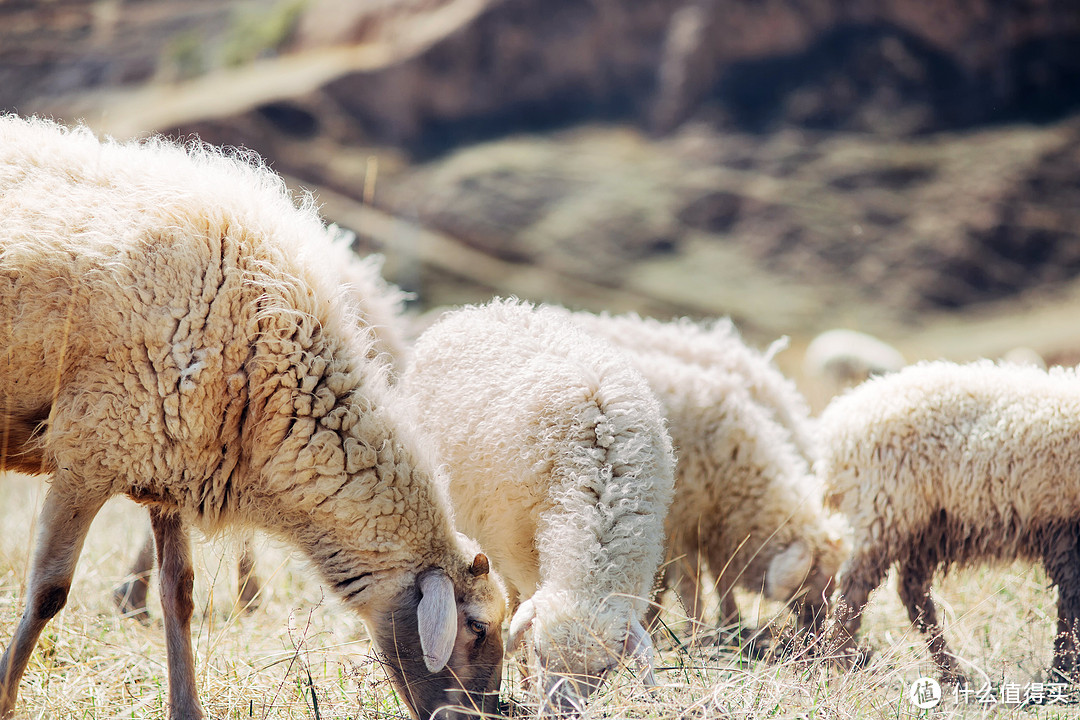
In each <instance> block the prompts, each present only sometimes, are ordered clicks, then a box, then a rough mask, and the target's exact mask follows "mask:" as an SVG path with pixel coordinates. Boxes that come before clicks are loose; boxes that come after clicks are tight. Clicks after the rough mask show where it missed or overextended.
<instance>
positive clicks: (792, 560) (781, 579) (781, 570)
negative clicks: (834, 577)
mask: <svg viewBox="0 0 1080 720" xmlns="http://www.w3.org/2000/svg"><path fill="white" fill-rule="evenodd" d="M813 562H814V557H813V555H812V554H811V553H810V548H808V547H807V546H806V543H804V542H803V541H802V540H796V541H795V542H793V543H791V544H790V545H788V546H787V547H786V548H784V550H783V551H782V552H780V553H778V554H777V555H776V557H774V558H773V559H772V562H770V563H769V569H768V570H767V571H766V572H765V594H766V595H767V596H768V597H770V598H771V599H773V600H780V601H783V602H786V601H788V600H790V599H791V596H792V595H793V594H794V593H795V591H796V590H798V588H799V586H800V585H801V584H802V582H803V580H805V579H806V576H807V575H809V574H810V567H811V565H813Z"/></svg>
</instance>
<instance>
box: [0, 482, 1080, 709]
mask: <svg viewBox="0 0 1080 720" xmlns="http://www.w3.org/2000/svg"><path fill="white" fill-rule="evenodd" d="M44 488H45V485H44V484H43V483H42V482H40V481H38V480H33V479H28V478H23V477H21V476H16V475H5V476H0V636H2V637H3V641H4V642H5V643H6V642H7V641H8V640H9V639H10V637H11V635H12V633H13V632H14V629H15V624H16V623H17V622H18V618H19V615H20V613H21V609H22V605H21V603H22V599H23V597H24V590H25V582H26V566H27V560H28V558H29V556H30V551H31V541H30V538H31V537H32V534H33V529H34V518H33V516H34V511H35V510H36V508H37V506H38V505H39V504H40V502H41V499H42V497H43V495H44ZM147 527H148V523H147V519H146V514H145V512H144V511H143V510H141V509H140V508H138V507H137V506H135V505H134V504H132V503H130V502H128V501H126V500H123V499H117V500H114V501H113V502H111V503H109V504H108V505H107V506H106V507H105V509H104V510H103V511H102V513H101V515H100V516H99V517H98V519H97V521H96V522H95V525H94V527H93V528H92V529H91V532H90V536H89V538H88V539H87V545H86V548H85V550H84V552H83V556H82V560H81V562H80V565H79V570H78V572H77V574H76V577H75V583H74V586H73V589H72V596H71V600H70V602H69V604H68V606H67V608H66V609H65V610H64V611H63V612H62V613H61V614H60V615H59V616H58V618H57V619H56V620H54V622H53V623H51V624H50V625H49V627H48V628H47V629H46V631H45V634H44V635H43V637H42V642H41V644H40V645H39V647H38V649H37V651H36V652H35V654H34V657H33V660H32V662H31V665H30V667H29V669H28V670H27V675H26V677H25V678H24V680H23V684H22V688H21V692H20V704H19V713H20V715H21V716H24V717H31V718H57V719H60V718H81V719H89V720H106V719H109V718H163V717H165V714H166V697H167V688H166V681H165V677H166V672H165V648H164V634H163V630H162V628H161V624H160V617H161V613H160V608H159V607H158V606H156V605H155V604H153V603H156V592H153V593H152V600H151V602H152V604H151V612H152V613H153V618H154V620H153V621H152V622H151V623H150V624H149V625H141V624H139V623H138V622H135V621H133V620H130V619H124V618H120V617H118V616H117V614H116V612H115V611H114V608H113V605H112V600H111V595H112V588H113V587H114V585H115V584H116V583H117V582H118V581H119V580H120V579H121V578H122V577H123V575H124V573H125V572H126V570H127V567H128V564H129V563H130V561H131V559H132V558H133V556H134V553H135V550H136V549H137V547H138V544H139V543H141V542H142V539H143V536H144V533H145V532H146V530H147ZM195 548H196V572H197V580H196V607H197V610H196V616H195V619H194V628H193V635H194V638H193V640H194V644H195V650H196V656H197V662H198V682H199V686H200V694H201V697H202V700H203V702H204V704H205V706H206V708H207V710H208V711H209V713H210V714H211V716H212V717H215V718H249V717H253V718H274V719H278V718H297V719H299V718H305V719H312V720H330V719H332V718H360V717H363V718H379V717H406V716H407V714H406V712H405V709H404V706H403V705H402V704H401V703H400V702H399V701H398V699H397V697H396V695H395V694H394V692H393V690H392V689H391V688H390V685H389V683H388V682H387V681H386V679H385V676H384V674H383V672H382V669H381V668H380V667H379V666H378V664H377V663H375V662H373V661H372V660H371V659H370V658H369V657H368V655H367V641H366V635H365V633H364V630H363V627H362V625H361V624H360V622H359V620H358V619H357V618H356V617H355V615H353V614H352V613H350V612H347V611H345V610H344V609H343V608H342V607H341V606H340V605H339V604H338V603H337V601H336V600H334V599H332V598H330V597H329V596H327V595H325V594H324V592H323V591H322V589H321V588H320V586H319V584H318V583H317V582H315V581H314V580H313V579H312V577H313V576H312V575H311V574H310V573H309V572H308V571H307V570H306V569H305V567H304V565H303V563H302V562H301V561H299V560H298V559H297V558H296V557H295V556H293V555H291V554H290V553H289V552H288V551H287V550H286V549H284V548H282V547H280V546H277V545H275V544H274V543H272V542H269V541H262V542H261V544H260V545H259V547H258V553H259V564H258V571H259V574H260V576H261V577H262V578H263V579H264V580H265V581H266V584H267V591H266V596H265V597H264V598H263V599H262V604H261V606H260V607H259V609H258V610H256V611H254V612H251V613H244V612H240V611H238V610H237V608H235V607H234V606H233V598H235V597H236V579H235V554H234V552H233V548H232V547H231V544H230V543H229V542H226V541H223V540H220V539H216V540H211V541H209V542H203V538H201V537H198V536H196V538H195ZM892 582H893V581H892V580H890V582H889V584H887V585H886V587H885V588H883V589H882V590H880V591H879V592H878V593H877V594H876V595H875V596H874V599H873V601H872V602H871V605H870V607H869V609H868V610H867V613H866V617H865V622H864V633H863V635H864V640H865V641H866V642H868V643H869V644H870V645H871V646H872V647H873V648H874V649H875V651H876V652H875V655H874V659H873V662H872V663H871V665H870V667H869V668H868V669H866V670H864V671H862V672H858V673H852V674H846V675H845V674H840V673H837V672H835V671H829V670H827V669H825V668H822V667H821V666H819V665H814V664H811V663H803V662H798V661H792V660H789V661H785V662H782V663H772V664H767V663H761V662H749V661H745V660H743V659H741V658H740V657H739V656H738V655H736V654H734V653H731V652H727V651H717V650H715V649H708V648H704V649H703V648H692V647H689V646H688V643H686V642H685V641H686V629H687V628H686V624H685V623H679V622H678V617H677V613H675V612H669V613H668V614H666V616H665V617H666V618H667V619H668V620H669V621H670V622H671V624H672V629H673V630H674V631H675V632H676V635H677V636H678V637H679V638H680V640H681V642H680V644H676V643H675V642H672V641H670V639H668V641H663V640H662V641H660V642H659V643H658V646H659V648H660V650H661V653H660V658H659V664H660V666H661V668H662V669H661V671H660V672H659V673H658V679H659V681H660V682H661V683H662V685H663V687H662V688H661V689H660V690H659V691H658V692H656V693H654V694H652V695H650V694H649V693H648V692H646V691H645V690H643V689H642V688H641V687H640V684H639V683H637V682H636V680H634V679H633V678H630V677H629V676H626V677H620V678H616V679H615V681H614V682H611V683H608V684H607V685H605V688H604V690H603V691H602V692H601V693H600V694H599V695H598V696H597V697H595V698H594V700H593V702H592V703H591V704H590V706H589V708H588V710H587V711H586V714H585V717H586V718H594V717H628V718H673V717H686V718H716V717H720V718H759V717H760V718H838V719H839V718H882V719H884V718H908V717H929V716H930V715H931V713H929V712H927V711H920V710H919V709H918V708H917V707H915V706H914V705H912V704H911V703H910V702H909V701H908V700H907V699H906V697H905V691H906V689H907V688H908V686H909V685H910V683H912V682H913V681H914V680H915V679H917V678H919V677H920V676H923V675H933V667H932V665H931V663H930V662H929V659H928V655H927V653H926V652H925V649H924V646H923V642H922V638H921V637H920V636H919V635H918V634H917V633H915V632H914V631H912V630H910V629H909V627H908V624H907V618H906V615H905V613H904V610H903V608H902V607H901V606H900V603H899V600H898V598H897V596H896V593H895V590H894V588H893V586H892ZM1046 588H1047V580H1046V577H1045V575H1044V574H1043V573H1042V571H1041V570H1039V569H1037V568H1034V569H1033V568H1027V567H1024V566H1022V565H1015V566H1010V567H1006V568H998V569H984V570H974V571H970V572H966V573H959V574H956V575H954V576H950V577H948V578H946V579H945V580H944V581H942V582H940V583H939V587H938V588H937V589H936V590H935V593H936V597H937V599H938V603H939V607H940V608H941V610H942V615H943V618H944V623H945V626H946V633H947V635H948V638H949V641H950V643H951V644H952V646H953V648H954V649H955V650H957V651H958V652H959V653H960V654H961V655H962V656H963V657H964V658H965V659H966V660H967V661H969V662H970V663H971V665H970V668H971V669H970V671H969V674H970V675H971V677H972V680H973V682H974V683H977V684H981V683H982V682H984V681H987V680H988V681H990V682H992V683H994V687H995V688H999V689H1000V688H1001V687H1002V686H1003V685H1010V684H1011V685H1015V686H1018V687H1022V686H1024V685H1025V684H1026V683H1029V682H1036V681H1039V680H1040V679H1042V675H1043V673H1044V668H1045V667H1047V666H1048V665H1049V662H1050V648H1051V632H1052V626H1053V619H1054V617H1055V606H1054V595H1053V593H1052V592H1051V591H1048V590H1047V589H1046ZM740 603H741V606H742V607H743V608H744V611H746V612H747V614H748V615H750V616H751V617H752V618H757V617H766V616H768V614H769V613H770V612H775V611H776V607H775V606H773V605H772V604H769V603H763V602H761V601H758V600H756V599H755V598H753V597H750V596H747V595H741V596H740ZM506 673H507V674H506V680H505V682H504V687H505V688H506V689H507V694H509V695H513V696H515V697H516V698H518V699H523V698H524V693H523V692H522V691H521V688H520V680H519V678H518V676H517V672H516V669H515V668H513V667H509V668H508V669H507V671H506ZM956 697H957V695H956V694H954V691H953V690H952V688H949V687H946V688H945V699H944V701H943V703H942V704H941V706H939V707H938V708H937V709H936V711H934V713H933V717H982V716H991V715H992V716H1004V717H1008V716H1014V715H1021V714H1022V715H1023V716H1024V717H1031V718H1053V717H1071V716H1074V715H1075V714H1076V712H1075V711H1073V710H1071V709H1069V708H1068V707H1066V706H1063V705H1048V706H1043V707H1037V706H1028V707H1025V708H1020V707H1017V706H1008V707H1005V706H1001V705H990V704H986V703H982V702H978V701H977V700H976V699H975V698H974V696H973V697H972V698H970V699H969V700H968V701H966V702H965V701H964V700H963V698H962V697H961V698H960V701H959V702H957V700H956V699H955V698H956ZM313 698H314V702H313Z"/></svg>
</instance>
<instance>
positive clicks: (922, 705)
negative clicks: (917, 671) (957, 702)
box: [908, 677, 941, 710]
mask: <svg viewBox="0 0 1080 720" xmlns="http://www.w3.org/2000/svg"><path fill="white" fill-rule="evenodd" d="M908 699H909V700H911V704H912V705H914V706H915V707H917V708H919V709H921V710H929V709H930V708H933V707H937V706H938V703H940V702H941V685H939V684H938V681H937V680H935V679H934V678H929V677H921V678H919V679H918V680H916V681H915V682H913V683H911V687H909V688H908Z"/></svg>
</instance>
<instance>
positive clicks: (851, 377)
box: [803, 329, 907, 410]
mask: <svg viewBox="0 0 1080 720" xmlns="http://www.w3.org/2000/svg"><path fill="white" fill-rule="evenodd" d="M906 364H907V361H906V360H905V359H904V356H903V354H902V353H901V352H900V351H899V350H897V349H896V348H894V347H893V346H892V345H889V344H888V343H887V342H885V341H883V340H879V339H878V338H876V337H874V336H873V335H868V334H866V333H861V332H857V331H855V330H846V329H835V330H827V331H825V332H823V333H821V334H820V335H818V336H817V337H815V338H814V339H813V340H811V341H810V344H809V345H808V346H807V347H806V354H805V355H804V356H803V376H804V377H805V378H806V380H807V383H808V384H809V385H810V395H811V397H812V398H813V400H814V403H813V404H814V406H815V408H816V409H818V410H821V409H823V408H824V407H825V406H826V405H827V404H828V402H829V400H830V399H831V398H833V397H835V396H836V395H838V394H840V393H841V392H843V391H844V390H846V389H847V388H850V387H855V386H856V385H858V384H859V383H861V382H863V381H864V380H866V379H867V378H870V377H873V376H875V375H886V374H888V373H891V372H896V371H897V370H899V369H900V368H902V367H904V365H906Z"/></svg>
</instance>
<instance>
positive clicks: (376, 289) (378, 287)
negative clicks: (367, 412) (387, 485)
mask: <svg viewBox="0 0 1080 720" xmlns="http://www.w3.org/2000/svg"><path fill="white" fill-rule="evenodd" d="M351 239H352V238H351V235H349V234H348V233H342V235H341V236H340V238H339V239H338V240H337V241H336V242H334V243H333V244H332V245H331V246H328V247H327V248H326V250H327V255H326V256H325V257H324V261H325V262H326V267H328V268H330V272H335V271H336V272H339V273H340V277H339V278H338V282H339V284H340V285H341V286H342V287H343V288H344V289H345V290H346V292H347V295H346V298H345V299H346V300H347V301H348V302H350V303H352V304H353V305H354V308H353V310H354V311H355V312H356V314H357V316H358V317H359V318H360V321H361V330H362V331H364V332H370V333H371V336H372V339H373V340H374V342H373V343H372V344H371V345H370V347H369V353H368V357H370V358H371V359H373V360H379V361H381V362H386V363H388V365H389V368H390V377H391V378H394V377H396V376H397V374H398V373H400V372H401V370H402V369H403V366H404V361H405V358H406V356H407V355H406V353H407V351H406V348H407V342H406V340H405V331H404V329H403V325H404V320H403V311H404V305H405V300H406V299H407V293H405V292H403V291H402V290H401V288H399V287H397V286H396V285H393V284H391V283H388V282H387V281H386V280H384V279H383V277H382V274H381V272H380V271H381V268H382V256H380V255H371V256H368V257H363V258H361V257H358V256H357V255H356V253H354V252H353V251H352V250H351V249H350V247H349V245H350V240H351ZM153 569H154V534H153V532H152V531H150V532H147V534H146V539H145V540H144V541H143V544H142V547H141V548H139V553H138V555H136V557H135V562H134V563H133V564H132V566H131V569H130V570H129V571H128V578H129V579H128V580H126V581H125V582H124V583H122V584H121V585H119V586H118V587H117V588H116V589H115V590H113V600H114V602H115V603H116V605H117V607H119V608H120V611H121V612H122V613H124V614H125V615H126V616H128V617H132V618H136V619H138V620H142V621H145V620H148V619H149V617H150V615H149V612H148V610H147V605H146V595H147V592H148V590H149V589H150V573H151V571H152V570H153ZM236 570H237V572H236V575H237V588H238V593H237V602H238V605H239V607H240V608H243V609H250V608H252V607H254V606H255V604H256V601H257V598H258V596H259V593H260V591H261V589H260V582H259V578H258V577H257V576H256V575H255V551H254V549H253V547H252V541H251V534H250V533H242V537H241V538H240V556H239V558H238V559H237V565H236Z"/></svg>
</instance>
